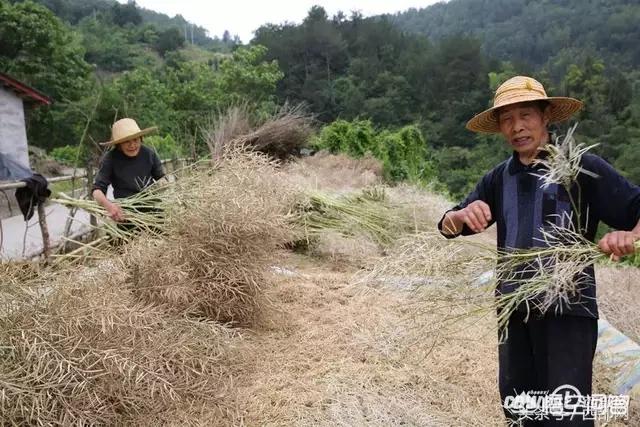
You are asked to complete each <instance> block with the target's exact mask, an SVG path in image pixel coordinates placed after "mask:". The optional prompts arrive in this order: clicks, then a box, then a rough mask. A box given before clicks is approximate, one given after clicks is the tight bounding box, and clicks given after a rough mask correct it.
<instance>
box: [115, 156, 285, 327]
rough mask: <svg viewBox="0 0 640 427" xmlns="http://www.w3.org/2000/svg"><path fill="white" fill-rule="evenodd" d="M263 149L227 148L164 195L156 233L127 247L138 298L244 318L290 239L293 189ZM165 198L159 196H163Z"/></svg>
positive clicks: (255, 307)
mask: <svg viewBox="0 0 640 427" xmlns="http://www.w3.org/2000/svg"><path fill="white" fill-rule="evenodd" d="M275 166H276V165H275V164H274V163H273V162H272V161H270V160H269V159H268V157H266V156H265V155H263V154H260V153H255V152H247V151H243V150H239V149H234V150H227V151H226V152H225V153H224V156H223V158H221V159H220V160H219V161H218V162H217V163H216V164H215V165H214V167H213V169H207V170H202V171H194V173H193V174H192V175H191V176H185V177H183V179H181V180H179V181H177V182H176V183H175V185H173V186H172V187H171V188H170V189H169V190H168V191H167V193H166V194H165V196H166V199H165V200H171V201H172V206H168V205H166V211H165V212H166V214H167V218H166V223H165V226H164V227H163V234H162V238H161V239H153V238H147V239H140V240H139V241H137V242H136V243H135V244H134V245H133V246H132V247H130V248H129V250H128V252H127V254H126V258H127V259H128V260H129V261H130V271H131V279H132V280H131V281H132V286H133V287H134V289H135V293H136V295H138V297H140V298H141V299H142V300H143V301H146V302H151V303H154V304H159V305H162V306H164V307H165V308H166V309H168V310H170V311H176V312H181V313H188V314H191V315H196V316H204V317H207V318H209V319H215V320H218V321H221V322H231V323H234V324H246V323H250V322H251V321H252V320H253V319H254V317H255V315H256V314H257V313H258V312H259V309H260V306H261V305H263V304H264V303H265V301H264V300H263V298H262V293H261V291H260V289H261V287H262V286H263V285H265V283H266V280H267V279H266V278H265V272H267V271H268V267H269V266H270V265H272V263H273V262H274V261H275V260H276V259H277V256H278V250H279V248H280V247H281V246H283V245H285V244H286V243H287V242H290V241H292V240H294V227H293V226H292V221H291V218H290V215H289V210H290V208H291V206H293V204H294V201H293V199H294V197H295V193H294V191H293V190H291V191H290V190H289V188H290V186H289V184H288V183H287V182H286V180H285V178H284V176H283V175H282V174H281V173H279V172H278V170H277V169H276V167H275ZM163 204H166V202H163Z"/></svg>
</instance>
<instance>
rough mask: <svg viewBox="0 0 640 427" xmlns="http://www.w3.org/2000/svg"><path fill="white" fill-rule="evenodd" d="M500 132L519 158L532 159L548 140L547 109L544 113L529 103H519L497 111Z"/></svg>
mask: <svg viewBox="0 0 640 427" xmlns="http://www.w3.org/2000/svg"><path fill="white" fill-rule="evenodd" d="M498 121H499V123H500V132H501V133H502V135H503V136H504V137H505V139H506V140H507V142H508V143H509V145H511V147H512V148H513V149H514V151H516V152H517V153H518V154H519V155H520V156H524V157H529V158H533V157H535V156H536V154H537V151H538V148H539V147H540V146H541V145H543V144H544V143H546V142H547V140H548V139H549V131H548V130H547V125H548V124H549V108H547V109H546V110H545V111H544V112H542V111H540V109H539V108H538V106H537V105H536V104H534V103H531V102H521V103H518V104H513V105H509V106H506V107H503V108H501V109H500V110H499V111H498Z"/></svg>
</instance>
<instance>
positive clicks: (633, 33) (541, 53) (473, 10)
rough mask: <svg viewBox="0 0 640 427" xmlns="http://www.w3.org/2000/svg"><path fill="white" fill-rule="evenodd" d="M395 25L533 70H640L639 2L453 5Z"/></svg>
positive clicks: (500, 0) (484, 0) (403, 16)
mask: <svg viewBox="0 0 640 427" xmlns="http://www.w3.org/2000/svg"><path fill="white" fill-rule="evenodd" d="M393 21H394V22H395V23H396V24H397V25H398V26H399V27H400V28H401V29H403V30H406V31H409V32H412V33H419V34H424V35H426V36H428V37H429V38H431V39H433V40H436V39H441V38H443V37H447V36H451V35H455V34H467V35H473V36H475V37H478V38H479V39H480V40H482V46H483V49H484V51H485V52H486V53H488V54H489V55H490V56H492V57H495V58H498V59H501V60H509V61H512V62H522V63H525V64H529V65H531V66H534V67H541V66H543V65H546V64H548V63H549V64H553V63H555V62H566V61H568V60H572V61H577V60H580V59H583V58H585V57H586V56H588V55H591V56H597V57H600V58H602V59H604V60H606V61H612V62H614V63H615V64H617V66H620V67H624V68H625V69H627V70H629V69H631V68H632V67H637V66H639V65H640V43H638V41H639V40H640V2H638V1H637V0H451V1H449V2H447V3H438V4H435V5H432V6H429V7H427V8H424V9H419V10H416V9H411V10H409V11H407V12H404V13H399V14H396V15H394V16H393Z"/></svg>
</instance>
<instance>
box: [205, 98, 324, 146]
mask: <svg viewBox="0 0 640 427" xmlns="http://www.w3.org/2000/svg"><path fill="white" fill-rule="evenodd" d="M312 121H313V119H312V118H311V117H310V116H309V115H308V114H307V113H306V112H305V111H304V108H303V107H302V106H301V105H298V106H295V107H290V106H288V105H285V106H283V107H281V108H280V109H279V110H278V111H276V112H275V114H273V116H272V117H270V118H268V119H267V120H264V121H263V122H262V123H261V124H259V125H257V126H255V127H252V126H251V124H250V123H251V120H250V114H249V112H248V109H247V108H246V106H234V107H231V108H229V109H228V110H227V111H226V113H225V114H222V115H220V116H219V117H218V118H217V119H216V120H214V121H213V122H212V124H211V125H210V127H209V128H208V129H205V130H204V131H203V133H204V135H205V140H206V141H207V145H208V146H209V150H210V152H211V157H212V158H214V159H216V158H219V157H220V156H222V155H223V154H224V152H225V151H226V150H227V149H229V148H231V149H233V148H236V147H238V146H246V147H250V148H252V149H254V150H257V151H261V152H263V153H266V154H269V155H270V156H272V157H275V158H277V159H286V158H288V157H289V156H291V155H296V154H298V153H299V151H300V149H301V148H303V147H304V145H305V144H306V142H307V140H308V139H309V136H310V135H311V133H312V131H313V128H312Z"/></svg>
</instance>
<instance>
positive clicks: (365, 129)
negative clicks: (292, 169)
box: [313, 120, 433, 182]
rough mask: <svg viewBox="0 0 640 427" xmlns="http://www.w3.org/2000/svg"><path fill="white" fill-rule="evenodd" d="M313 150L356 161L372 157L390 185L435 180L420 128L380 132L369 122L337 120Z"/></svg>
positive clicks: (324, 131) (320, 137)
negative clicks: (341, 154) (432, 178)
mask: <svg viewBox="0 0 640 427" xmlns="http://www.w3.org/2000/svg"><path fill="white" fill-rule="evenodd" d="M313 146H314V148H316V149H319V150H328V151H330V152H331V153H339V152H342V153H347V154H349V155H350V156H353V157H362V156H364V155H365V154H367V153H369V154H371V155H373V157H375V158H377V159H378V160H381V161H382V163H383V165H384V175H385V178H387V179H388V180H390V181H402V180H409V181H413V182H418V181H427V180H429V179H430V178H431V177H432V176H433V167H432V165H431V162H430V160H429V157H428V153H427V150H426V142H425V140H424V137H423V136H422V133H421V132H420V130H419V129H418V127H416V126H405V127H403V128H401V129H399V130H384V131H381V132H377V131H376V130H375V129H374V127H373V125H372V124H371V122H370V121H369V120H354V121H351V122H348V121H346V120H336V121H335V122H333V123H331V124H329V125H327V126H325V127H324V128H323V129H322V131H321V132H320V134H319V135H318V137H317V138H316V139H315V141H314V142H313Z"/></svg>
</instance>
